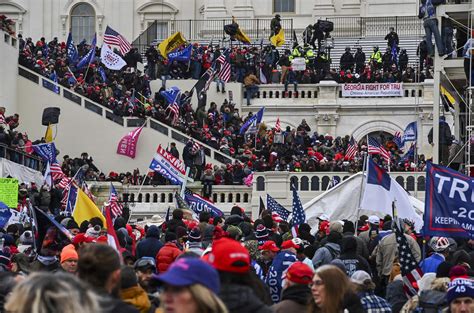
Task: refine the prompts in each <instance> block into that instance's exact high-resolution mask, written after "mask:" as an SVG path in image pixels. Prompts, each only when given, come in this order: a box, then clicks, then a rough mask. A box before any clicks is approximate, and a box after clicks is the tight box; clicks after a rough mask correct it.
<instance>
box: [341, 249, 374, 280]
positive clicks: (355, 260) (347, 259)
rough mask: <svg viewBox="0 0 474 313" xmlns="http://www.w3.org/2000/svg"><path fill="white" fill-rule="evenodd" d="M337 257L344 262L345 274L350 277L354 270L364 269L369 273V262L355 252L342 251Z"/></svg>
mask: <svg viewBox="0 0 474 313" xmlns="http://www.w3.org/2000/svg"><path fill="white" fill-rule="evenodd" d="M339 259H340V260H341V261H342V263H344V266H345V267H346V273H347V276H349V277H351V276H352V274H354V272H355V271H359V270H362V271H366V272H367V273H369V274H370V273H371V271H370V266H369V263H368V262H367V260H366V259H364V258H363V257H361V256H359V255H357V254H355V253H344V254H341V256H340V257H339Z"/></svg>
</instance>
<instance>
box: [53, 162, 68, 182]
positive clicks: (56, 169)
mask: <svg viewBox="0 0 474 313" xmlns="http://www.w3.org/2000/svg"><path fill="white" fill-rule="evenodd" d="M49 169H50V171H51V177H52V178H53V181H56V180H60V179H63V178H64V177H65V176H66V175H64V173H63V170H62V169H61V166H59V164H58V163H56V162H54V163H51V165H50V166H49Z"/></svg>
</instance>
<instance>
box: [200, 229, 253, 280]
mask: <svg viewBox="0 0 474 313" xmlns="http://www.w3.org/2000/svg"><path fill="white" fill-rule="evenodd" d="M208 260H209V263H210V264H211V265H212V266H214V267H215V268H216V269H218V270H221V271H223V272H231V273H246V272H248V271H249V269H250V255H249V252H248V250H247V249H246V248H245V247H244V246H242V245H241V244H240V242H238V241H236V240H233V239H230V238H225V237H224V238H221V239H218V240H215V241H214V242H213V244H212V251H211V253H209V258H208Z"/></svg>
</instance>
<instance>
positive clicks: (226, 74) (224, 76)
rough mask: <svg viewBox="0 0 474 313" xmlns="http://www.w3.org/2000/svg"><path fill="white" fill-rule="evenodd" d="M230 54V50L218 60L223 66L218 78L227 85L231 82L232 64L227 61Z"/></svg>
mask: <svg viewBox="0 0 474 313" xmlns="http://www.w3.org/2000/svg"><path fill="white" fill-rule="evenodd" d="M228 53H229V52H228V50H226V51H224V52H223V53H222V54H221V55H220V56H219V57H218V58H217V60H216V61H217V62H218V63H220V65H221V68H220V70H219V74H218V77H219V79H220V80H222V81H224V82H226V83H227V82H228V81H229V79H230V74H231V68H230V62H229V61H228V60H227V55H228Z"/></svg>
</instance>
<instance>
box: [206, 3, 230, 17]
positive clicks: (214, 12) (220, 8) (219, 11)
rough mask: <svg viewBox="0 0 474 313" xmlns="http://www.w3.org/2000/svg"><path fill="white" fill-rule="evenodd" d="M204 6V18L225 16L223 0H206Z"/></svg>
mask: <svg viewBox="0 0 474 313" xmlns="http://www.w3.org/2000/svg"><path fill="white" fill-rule="evenodd" d="M205 3H206V4H205V8H204V18H206V19H208V18H224V17H227V10H226V8H225V3H224V0H206V2H205Z"/></svg>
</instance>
